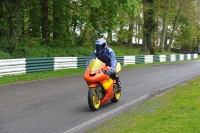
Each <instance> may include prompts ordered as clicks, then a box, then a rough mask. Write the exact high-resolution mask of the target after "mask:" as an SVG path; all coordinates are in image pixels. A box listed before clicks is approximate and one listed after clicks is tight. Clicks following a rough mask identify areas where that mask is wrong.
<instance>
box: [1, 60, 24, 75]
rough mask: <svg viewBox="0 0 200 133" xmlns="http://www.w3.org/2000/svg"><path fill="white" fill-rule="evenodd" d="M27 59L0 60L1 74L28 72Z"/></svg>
mask: <svg viewBox="0 0 200 133" xmlns="http://www.w3.org/2000/svg"><path fill="white" fill-rule="evenodd" d="M25 61H26V59H7V60H0V76H3V75H10V74H23V73H26V62H25Z"/></svg>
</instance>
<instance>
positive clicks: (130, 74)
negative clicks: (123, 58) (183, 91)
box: [0, 60, 200, 133]
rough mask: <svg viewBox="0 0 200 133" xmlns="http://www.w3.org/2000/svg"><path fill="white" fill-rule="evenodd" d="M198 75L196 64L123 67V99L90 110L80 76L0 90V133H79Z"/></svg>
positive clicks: (21, 84)
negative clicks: (155, 93) (154, 93)
mask: <svg viewBox="0 0 200 133" xmlns="http://www.w3.org/2000/svg"><path fill="white" fill-rule="evenodd" d="M199 75H200V61H198V60H195V61H189V62H179V63H173V64H165V65H156V66H147V67H141V68H131V69H122V71H121V72H120V79H121V81H122V85H123V90H122V96H121V98H120V100H119V102H117V103H107V104H105V105H102V106H101V107H100V109H99V110H98V111H94V112H92V111H91V110H90V109H89V107H88V103H87V92H88V88H87V86H86V84H85V81H84V79H83V75H75V76H67V77H60V78H52V79H45V80H38V81H31V82H24V83H16V84H11V85H2V86H0V133H69V132H77V133H82V132H85V131H87V130H88V129H90V128H91V127H94V126H96V125H98V124H100V123H102V122H104V121H105V120H108V119H110V118H112V117H115V116H117V115H118V114H120V113H123V112H124V111H126V110H128V109H130V108H132V107H134V106H136V105H137V103H139V102H141V101H144V100H145V99H148V97H149V96H150V95H149V94H152V93H153V92H156V91H159V90H165V89H167V88H170V87H172V86H174V85H177V84H180V83H182V82H184V81H187V80H189V79H191V78H194V77H196V76H199Z"/></svg>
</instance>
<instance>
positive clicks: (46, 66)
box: [0, 54, 198, 76]
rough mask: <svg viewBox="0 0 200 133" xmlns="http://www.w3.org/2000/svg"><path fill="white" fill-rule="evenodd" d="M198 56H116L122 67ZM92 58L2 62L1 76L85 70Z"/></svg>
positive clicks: (56, 58)
mask: <svg viewBox="0 0 200 133" xmlns="http://www.w3.org/2000/svg"><path fill="white" fill-rule="evenodd" d="M197 57H198V54H172V55H142V56H116V59H117V61H118V62H120V64H121V65H128V64H142V63H153V62H172V61H182V60H191V59H196V58H197ZM89 58H90V57H89V56H85V57H54V58H27V59H7V60H0V76H3V75H12V74H24V73H34V72H42V71H54V70H59V69H68V68H85V67H86V66H85V65H86V62H87V61H88V59H89Z"/></svg>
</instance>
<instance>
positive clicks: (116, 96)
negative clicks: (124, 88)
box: [111, 89, 121, 103]
mask: <svg viewBox="0 0 200 133" xmlns="http://www.w3.org/2000/svg"><path fill="white" fill-rule="evenodd" d="M114 91H115V93H114V97H113V98H112V99H111V102H113V103H115V102H117V101H119V98H120V97H121V92H117V91H116V89H115V90H114Z"/></svg>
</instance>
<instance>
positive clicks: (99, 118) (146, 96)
mask: <svg viewBox="0 0 200 133" xmlns="http://www.w3.org/2000/svg"><path fill="white" fill-rule="evenodd" d="M148 97H149V94H147V95H144V96H142V97H140V98H138V99H135V100H133V101H131V102H129V103H126V104H124V105H122V106H119V107H117V108H115V109H113V110H111V111H108V112H106V113H104V114H102V115H100V116H98V117H95V118H93V119H91V120H89V121H86V122H84V123H82V124H80V125H78V126H76V127H74V128H72V129H69V130H67V131H65V132H63V133H73V132H76V131H78V130H80V129H82V128H84V127H86V126H88V125H90V124H92V123H94V122H96V121H98V120H101V119H103V118H105V117H106V116H108V115H111V114H113V113H115V112H117V111H120V110H122V109H124V108H126V107H128V106H131V105H133V104H135V103H137V102H139V101H141V100H145V99H147V98H148Z"/></svg>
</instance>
